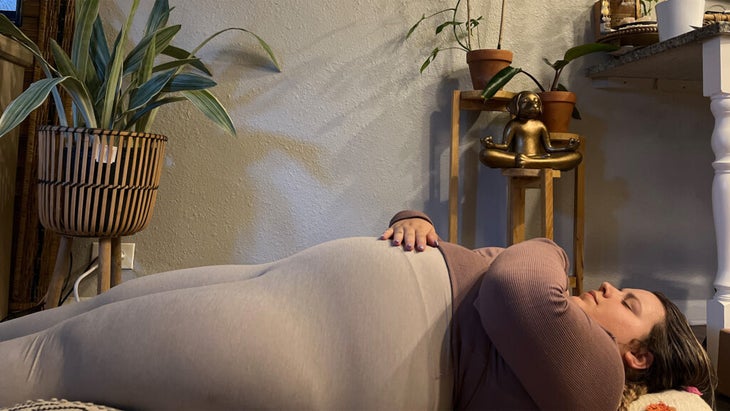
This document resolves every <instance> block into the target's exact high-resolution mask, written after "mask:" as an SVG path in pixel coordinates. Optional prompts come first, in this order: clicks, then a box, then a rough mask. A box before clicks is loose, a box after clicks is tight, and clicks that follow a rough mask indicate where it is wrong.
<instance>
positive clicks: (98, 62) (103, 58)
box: [89, 16, 111, 79]
mask: <svg viewBox="0 0 730 411" xmlns="http://www.w3.org/2000/svg"><path fill="white" fill-rule="evenodd" d="M89 56H90V57H91V63H92V64H93V65H94V68H95V69H96V76H97V77H98V78H100V79H101V78H104V76H105V75H106V70H107V67H108V66H109V60H110V59H111V56H110V55H109V45H108V44H107V42H106V34H104V26H103V24H102V23H101V19H100V18H99V16H96V20H94V31H92V33H91V45H90V47H89Z"/></svg>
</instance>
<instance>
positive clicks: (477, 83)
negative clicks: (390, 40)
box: [406, 0, 513, 90]
mask: <svg viewBox="0 0 730 411" xmlns="http://www.w3.org/2000/svg"><path fill="white" fill-rule="evenodd" d="M465 2H466V16H465V17H466V19H464V16H463V14H464V12H463V10H460V8H459V7H460V6H461V5H462V0H456V3H455V4H454V7H448V8H445V9H443V10H440V11H437V12H435V13H431V14H429V15H426V14H424V15H422V16H421V18H420V19H418V21H417V22H416V23H415V24H414V25H413V26H411V28H410V29H409V30H408V33H407V34H406V39H408V38H410V37H411V35H412V34H413V33H414V32H415V31H416V29H417V28H418V27H419V26H420V25H421V23H423V22H424V21H426V20H429V19H433V18H437V17H442V16H444V15H445V16H448V17H447V19H446V20H445V21H443V22H442V23H440V24H439V25H438V26H437V27H436V29H435V33H434V34H435V35H436V36H442V35H443V33H449V34H450V40H449V44H451V45H449V46H445V47H439V46H437V47H435V48H434V49H433V50H431V52H430V53H429V55H428V57H426V60H424V62H423V63H422V64H421V67H420V72H421V73H423V71H424V70H426V68H427V67H428V66H429V65H430V64H431V63H432V62H433V61H434V60H435V59H436V57H437V56H438V55H439V54H440V53H441V52H442V51H444V50H461V51H464V52H466V62H467V65H468V66H469V74H470V76H471V80H472V86H473V87H474V89H475V90H481V89H483V88H484V87H485V86H486V84H487V82H488V81H489V79H491V78H492V76H494V75H495V74H496V73H497V72H499V71H500V70H501V69H503V68H505V67H507V66H509V65H510V64H511V63H512V56H513V54H512V52H511V51H509V50H503V49H502V28H503V26H504V6H505V0H502V8H501V13H500V15H501V18H500V25H499V38H498V41H497V48H496V49H489V48H480V47H479V45H478V44H479V42H478V38H477V36H476V34H475V31H478V30H479V28H480V24H481V23H482V22H483V21H484V17H483V16H478V17H472V15H471V4H470V1H469V0H466V1H465ZM475 40H477V41H476V43H477V44H474V42H475Z"/></svg>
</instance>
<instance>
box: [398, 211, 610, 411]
mask: <svg viewBox="0 0 730 411" xmlns="http://www.w3.org/2000/svg"><path fill="white" fill-rule="evenodd" d="M410 217H417V218H422V219H425V220H427V221H430V219H429V218H428V216H426V215H425V214H423V213H420V212H417V211H402V212H400V213H398V214H396V216H395V217H394V218H393V220H392V221H391V224H392V223H393V222H395V221H397V220H400V219H405V218H410ZM439 248H440V249H441V252H442V253H443V254H444V259H445V260H446V263H447V266H448V267H449V275H450V278H451V286H452V295H453V296H454V323H453V324H452V332H453V335H452V346H453V347H454V348H453V356H454V367H455V370H454V372H455V381H454V403H455V407H456V408H457V409H475V410H476V409H478V410H537V409H540V410H561V411H566V410H599V411H600V410H606V411H616V409H617V408H618V405H619V403H620V399H621V393H622V391H623V385H624V369H623V363H622V361H621V357H620V354H619V351H618V347H617V345H616V344H615V342H614V341H613V340H612V338H611V337H610V336H609V335H608V333H606V331H605V330H603V329H602V328H601V327H600V326H599V325H598V324H597V323H595V322H593V321H592V320H591V319H590V318H589V317H588V316H587V315H586V314H585V313H584V312H583V310H582V309H581V308H580V307H579V306H578V305H576V304H574V303H572V302H570V300H569V299H568V291H567V290H568V288H567V284H568V281H567V280H568V279H567V272H568V258H567V256H566V254H565V251H564V250H563V249H561V248H560V247H559V246H558V245H556V244H555V243H554V242H552V241H550V240H547V239H534V240H528V241H525V242H522V243H520V244H517V245H514V246H511V247H508V248H506V249H499V248H482V249H477V250H469V249H466V248H464V247H460V246H458V245H455V244H450V243H446V242H441V243H440V247H439Z"/></svg>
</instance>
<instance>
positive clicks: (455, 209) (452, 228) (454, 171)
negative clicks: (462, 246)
mask: <svg viewBox="0 0 730 411" xmlns="http://www.w3.org/2000/svg"><path fill="white" fill-rule="evenodd" d="M460 101H461V91H459V90H454V94H453V96H452V100H451V151H450V154H451V159H450V160H451V161H450V162H451V164H450V167H449V170H450V171H449V242H450V243H454V244H456V243H457V242H458V241H459V235H458V230H459V116H460V114H461V111H460V110H461V108H460V107H459V102H460Z"/></svg>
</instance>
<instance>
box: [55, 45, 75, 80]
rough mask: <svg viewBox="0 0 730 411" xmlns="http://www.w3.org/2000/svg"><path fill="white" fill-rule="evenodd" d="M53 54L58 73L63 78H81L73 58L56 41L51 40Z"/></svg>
mask: <svg viewBox="0 0 730 411" xmlns="http://www.w3.org/2000/svg"><path fill="white" fill-rule="evenodd" d="M51 54H53V60H55V62H56V66H57V68H58V71H59V73H61V75H62V76H71V77H77V78H78V77H79V73H77V72H76V67H75V66H74V64H73V62H72V61H71V58H69V56H68V54H66V52H65V51H64V50H63V49H62V48H61V46H59V45H58V43H56V40H54V39H51Z"/></svg>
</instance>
